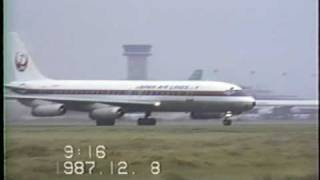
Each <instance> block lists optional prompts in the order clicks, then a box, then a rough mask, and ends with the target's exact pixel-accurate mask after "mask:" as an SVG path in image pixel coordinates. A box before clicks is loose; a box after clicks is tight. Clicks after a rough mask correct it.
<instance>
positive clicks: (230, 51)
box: [7, 0, 318, 97]
mask: <svg viewBox="0 0 320 180" xmlns="http://www.w3.org/2000/svg"><path fill="white" fill-rule="evenodd" d="M8 2H9V4H8ZM317 3H318V1H317V0H306V1H303V0H227V1H225V0H216V1H213V0H197V1H195V0H193V1H187V0H7V4H8V6H7V11H8V16H7V17H8V22H9V27H8V29H9V30H10V31H16V32H18V33H19V34H20V36H21V38H22V39H23V41H24V42H25V44H26V46H27V48H28V49H29V51H30V53H31V54H32V56H33V58H34V59H35V61H36V63H37V65H38V66H39V68H40V69H41V71H42V72H43V74H45V75H47V76H49V77H52V78H57V79H125V78H126V58H125V57H124V56H122V53H123V49H122V45H123V44H128V43H149V44H152V45H153V48H152V54H153V55H152V56H151V57H149V77H150V79H186V78H187V77H188V76H189V75H190V74H191V72H192V71H193V70H194V69H197V68H202V69H204V70H205V78H206V79H213V80H222V81H229V82H233V83H237V84H244V85H252V86H258V87H260V88H266V89H271V90H274V91H276V92H278V93H288V94H295V95H300V96H305V97H314V96H315V94H316V92H317V84H316V83H317V82H318V65H317V64H318V62H317V61H318V56H317V52H318V41H317V39H318V33H317V27H318V24H317V22H318V19H317V18H318V14H317V13H318V12H317V7H318V4H317ZM214 69H219V72H218V73H216V75H214V73H213V70H214ZM252 70H255V71H256V73H255V74H254V75H250V71H252ZM282 72H286V73H287V76H284V77H282V76H281V73H282Z"/></svg>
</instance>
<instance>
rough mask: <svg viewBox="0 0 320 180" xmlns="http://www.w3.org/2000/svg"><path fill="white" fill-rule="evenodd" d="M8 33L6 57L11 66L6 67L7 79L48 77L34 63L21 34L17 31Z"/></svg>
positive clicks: (19, 79) (39, 78) (24, 79)
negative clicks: (20, 36)
mask: <svg viewBox="0 0 320 180" xmlns="http://www.w3.org/2000/svg"><path fill="white" fill-rule="evenodd" d="M8 35H9V36H8V39H7V49H6V57H5V58H6V61H7V62H6V63H7V67H9V68H7V69H6V73H5V74H6V75H7V78H6V79H7V80H8V78H9V80H11V81H27V80H41V79H47V78H46V77H45V76H43V75H42V74H41V73H40V72H39V70H38V69H37V67H36V66H35V64H34V63H33V61H32V58H31V56H30V54H29V53H28V51H27V49H26V48H25V46H24V44H23V42H22V41H21V40H20V38H19V35H18V34H17V33H15V32H10V33H9V34H8ZM7 73H8V74H7Z"/></svg>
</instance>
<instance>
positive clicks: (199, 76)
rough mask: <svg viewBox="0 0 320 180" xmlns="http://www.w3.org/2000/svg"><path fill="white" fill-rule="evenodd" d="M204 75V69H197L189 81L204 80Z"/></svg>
mask: <svg viewBox="0 0 320 180" xmlns="http://www.w3.org/2000/svg"><path fill="white" fill-rule="evenodd" d="M202 74H203V70H202V69H196V70H194V71H193V73H192V74H191V76H190V77H189V79H188V80H202Z"/></svg>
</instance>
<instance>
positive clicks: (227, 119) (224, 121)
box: [222, 111, 232, 126]
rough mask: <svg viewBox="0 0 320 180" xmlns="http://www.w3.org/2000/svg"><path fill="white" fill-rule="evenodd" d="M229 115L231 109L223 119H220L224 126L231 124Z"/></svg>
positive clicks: (230, 115)
mask: <svg viewBox="0 0 320 180" xmlns="http://www.w3.org/2000/svg"><path fill="white" fill-rule="evenodd" d="M231 117H232V112H231V111H227V112H226V114H225V116H224V119H223V121H222V123H223V125H224V126H230V125H231V124H232V120H231Z"/></svg>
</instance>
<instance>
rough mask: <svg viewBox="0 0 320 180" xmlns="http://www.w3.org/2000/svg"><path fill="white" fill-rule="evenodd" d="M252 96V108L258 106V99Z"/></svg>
mask: <svg viewBox="0 0 320 180" xmlns="http://www.w3.org/2000/svg"><path fill="white" fill-rule="evenodd" d="M251 98H252V103H251V108H250V109H253V108H254V107H255V106H256V100H255V99H254V98H253V97H251Z"/></svg>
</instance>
